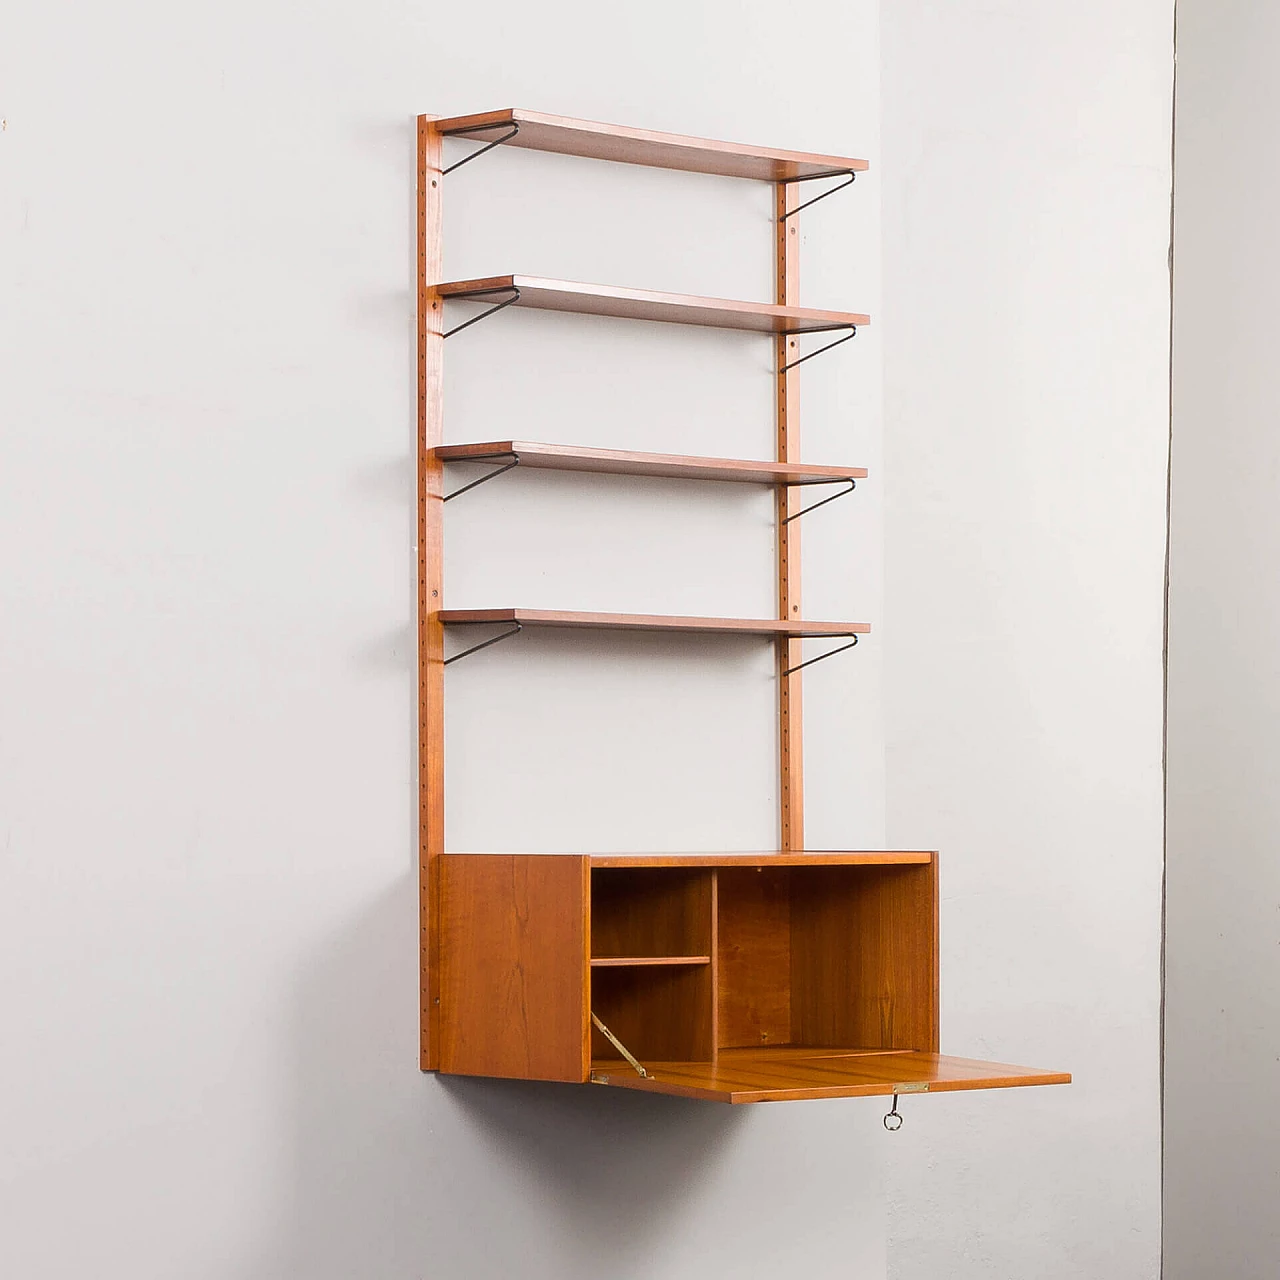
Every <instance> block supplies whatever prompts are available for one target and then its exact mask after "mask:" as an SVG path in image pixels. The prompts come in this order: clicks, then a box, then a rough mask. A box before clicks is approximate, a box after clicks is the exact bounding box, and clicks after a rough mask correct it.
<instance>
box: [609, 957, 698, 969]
mask: <svg viewBox="0 0 1280 1280" xmlns="http://www.w3.org/2000/svg"><path fill="white" fill-rule="evenodd" d="M710 963H711V957H710V956H592V958H591V967H592V968H593V969H635V968H638V967H640V966H645V965H695V964H710Z"/></svg>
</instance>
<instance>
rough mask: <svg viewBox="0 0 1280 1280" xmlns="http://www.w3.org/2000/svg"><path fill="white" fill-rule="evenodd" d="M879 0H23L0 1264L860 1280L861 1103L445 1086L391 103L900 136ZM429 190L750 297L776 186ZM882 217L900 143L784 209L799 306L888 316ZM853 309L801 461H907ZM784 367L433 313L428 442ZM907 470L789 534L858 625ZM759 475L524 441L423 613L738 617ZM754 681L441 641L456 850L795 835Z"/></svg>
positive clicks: (831, 671) (6, 556) (845, 825)
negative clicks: (848, 181) (195, 1)
mask: <svg viewBox="0 0 1280 1280" xmlns="http://www.w3.org/2000/svg"><path fill="white" fill-rule="evenodd" d="M876 24H877V12H876V6H875V4H874V3H872V2H871V0H858V2H857V3H854V4H847V3H835V2H827V0H823V2H822V3H815V4H810V5H808V6H806V7H805V9H804V12H803V14H798V15H796V17H795V18H794V19H793V20H792V21H790V22H789V23H788V24H787V25H786V26H785V28H780V25H779V21H778V8H777V6H776V5H775V4H772V3H769V4H766V3H752V4H741V3H733V2H731V0H723V2H715V3H701V4H695V5H692V6H691V5H688V4H684V3H674V2H671V0H656V2H655V3H650V4H646V5H641V6H610V5H601V4H597V3H591V4H588V3H581V4H571V3H558V4H555V5H552V6H550V7H548V6H528V5H517V4H514V3H497V4H489V5H485V6H480V7H476V6H471V7H468V6H462V5H456V4H440V3H418V4H406V3H403V0H370V2H369V3H364V4H359V5H318V6H317V5H296V4H286V3H282V2H281V0H256V2H255V3H253V4H246V3H243V2H240V3H237V2H235V0H232V2H231V3H225V4H219V5H217V6H196V7H193V6H190V5H179V6H174V5H171V4H160V3H157V2H155V0H144V2H139V0H133V2H129V0H126V2H125V3H123V4H118V5H112V6H109V7H106V8H95V7H94V6H85V5H72V4H67V3H56V2H55V3H38V4H37V3H26V4H23V3H13V2H9V3H6V4H5V6H4V21H3V23H2V24H0V26H2V28H3V31H4V38H3V41H2V42H0V117H3V119H4V126H3V129H0V174H2V178H3V180H2V181H0V296H3V297H4V299H5V302H6V303H7V304H8V305H7V306H6V308H5V311H4V315H3V326H4V327H3V332H2V334H0V619H2V621H0V948H3V956H4V963H3V964H0V1036H2V1037H3V1038H2V1040H0V1135H2V1138H0V1275H4V1276H6V1277H9V1276H12V1277H15V1278H16V1277H21V1278H22V1280H39V1278H40V1277H59V1278H62V1277H70V1276H78V1275H82V1274H84V1273H86V1272H88V1271H92V1272H93V1274H95V1275H97V1276H102V1277H110V1278H115V1277H120V1278H121V1280H124V1278H126V1277H127V1278H129V1280H145V1278H146V1277H156V1278H157V1280H172V1278H173V1277H179V1276H180V1277H184V1278H190V1280H199V1278H200V1277H211V1278H212V1277H217V1278H218V1280H224V1278H227V1277H244V1278H246V1280H248V1278H251V1277H261V1278H262V1280H279V1277H283V1276H290V1277H292V1276H298V1277H301V1276H306V1277H308V1278H316V1280H319V1278H322V1277H334V1278H342V1280H349V1278H350V1277H355V1276H359V1277H369V1278H370V1280H374V1278H383V1277H385V1278H388V1280H391V1278H395V1280H411V1278H412V1280H417V1278H419V1277H424V1276H430V1277H432V1280H479V1278H482V1277H487V1276H495V1277H496V1276H510V1275H519V1276H522V1277H526V1278H527V1280H539V1278H541V1277H546V1278H548V1280H551V1278H554V1280H573V1278H574V1277H588V1276H589V1277H592V1278H593V1280H594V1277H597V1276H599V1275H602V1274H607V1275H609V1276H613V1277H618V1278H619V1280H625V1278H626V1277H636V1278H637V1280H639V1278H643V1280H681V1278H682V1277H693V1276H698V1277H703V1276H706V1275H708V1274H724V1275H733V1276H735V1277H741V1278H742V1280H749V1278H750V1277H765V1276H768V1277H770V1278H771V1280H772V1278H773V1277H777V1276H778V1275H780V1274H783V1273H785V1272H786V1271H787V1270H788V1269H791V1268H795V1269H801V1270H803V1271H804V1272H805V1273H806V1274H807V1275H811V1276H814V1277H819V1276H829V1277H837V1276H839V1277H846V1276H848V1275H850V1274H853V1275H857V1276H858V1277H870V1278H872V1280H874V1278H875V1277H877V1276H883V1275H884V1271H885V1261H884V1209H883V1191H882V1186H881V1178H880V1158H881V1156H880V1153H881V1152H882V1151H883V1149H884V1147H885V1145H886V1143H887V1142H888V1137H887V1135H886V1134H884V1132H883V1131H882V1130H881V1128H880V1114H881V1112H882V1111H883V1106H882V1105H881V1104H880V1103H879V1102H877V1101H869V1102H866V1103H856V1104H847V1103H819V1104H813V1105H810V1106H794V1107H793V1106H786V1107H776V1108H758V1109H750V1110H748V1111H746V1112H745V1113H740V1112H738V1111H736V1110H735V1111H734V1112H733V1113H730V1111H729V1109H727V1108H726V1109H719V1108H709V1107H706V1106H703V1105H699V1104H691V1103H683V1102H681V1101H678V1100H670V1099H654V1098H646V1097H640V1096H629V1095H625V1094H624V1095H622V1096H613V1095H611V1094H606V1093H604V1091H599V1090H592V1089H564V1088H557V1087H522V1086H518V1085H501V1084H492V1083H482V1082H466V1081H452V1082H450V1081H445V1080H442V1079H437V1078H434V1077H423V1076H421V1075H420V1074H419V1073H418V1071H417V1069H416V1007H417V999H416V988H417V971H416V956H417V945H416V936H417V933H416V905H415V904H416V893H415V868H416V863H417V853H416V846H415V831H416V823H415V816H414V806H415V781H414V777H415V775H414V758H413V750H414V741H415V730H414V723H413V717H414V713H415V707H416V699H415V696H414V678H415V677H414V671H415V665H414V629H413V602H414V581H415V559H414V549H413V529H414V511H413V502H414V485H413V457H414V405H415V400H414V396H415V388H414V358H413V334H414V320H413V311H414V305H415V293H414V240H413V222H412V212H413V175H414V136H415V126H414V115H415V113H416V112H418V111H432V112H437V113H441V114H449V113H458V112H465V111H475V110H485V109H490V108H494V107H501V106H508V105H525V106H529V107H532V108H535V109H542V110H550V111H560V112H564V113H567V114H577V115H583V116H586V117H594V118H600V119H606V120H619V121H623V122H627V123H633V124H638V125H647V126H651V127H655V128H659V129H664V128H665V129H673V130H679V131H687V132H691V133H700V134H707V135H710V136H712V137H728V138H740V139H743V140H748V141H759V142H762V143H773V144H776V145H781V146H798V147H806V148H813V149H817V150H827V151H834V152H853V153H855V154H857V153H866V154H869V155H870V156H871V158H872V159H873V161H877V162H878V154H877V152H878V145H877V144H878V86H877V80H878V63H877V60H878V40H877V26H876ZM461 150H464V148H462V147H459V151H461ZM877 168H878V164H877ZM447 183H448V192H447V201H448V211H447V214H446V228H445V229H446V237H447V248H446V265H447V268H448V271H449V272H450V273H451V274H455V275H464V274H468V273H472V272H476V273H480V274H488V273H496V272H504V271H527V272H532V273H545V274H557V273H563V274H565V275H567V276H569V277H570V278H574V277H578V278H584V279H588V280H590V279H597V280H603V281H606V282H608V281H615V282H618V283H624V284H637V285H645V284H648V285H652V286H655V287H672V288H677V289H684V290H690V291H698V290H705V291H708V292H721V291H723V292H724V293H726V294H729V295H731V296H732V295H741V296H747V297H756V298H760V299H767V298H768V297H769V296H770V293H771V288H772V283H771V279H770V268H771V263H772V253H773V224H772V221H771V206H770V202H769V193H768V190H767V188H765V187H763V186H758V187H757V186H753V185H750V184H743V183H733V182H728V181H718V180H712V179H706V178H698V177H688V176H679V175H673V174H664V173H657V172H646V171H642V170H622V169H618V170H613V169H610V168H609V167H608V166H603V165H592V164H589V163H587V162H581V161H573V160H568V159H557V158H555V157H538V156H533V155H527V154H522V153H518V152H509V153H500V154H499V153H495V154H494V155H492V156H490V157H488V158H486V159H485V160H484V161H481V162H480V163H478V164H476V165H473V166H469V167H468V168H466V169H464V170H461V171H459V172H458V173H457V174H455V175H452V176H450V178H449V179H447ZM878 218H879V200H878V187H877V185H876V181H875V180H873V179H868V180H867V181H860V182H859V183H858V185H857V188H856V190H855V191H851V192H848V193H845V194H844V195H842V196H841V197H838V198H837V199H835V200H833V201H831V202H829V203H827V204H824V205H823V206H822V207H821V210H815V211H814V213H813V214H812V215H806V221H805V226H806V228H807V231H806V246H805V269H806V270H807V271H809V272H810V274H809V277H808V281H807V284H806V286H805V294H806V298H807V300H809V301H811V302H813V303H815V304H819V305H821V304H834V305H848V306H852V307H855V308H862V307H865V308H866V309H868V310H870V311H871V312H873V313H878V310H879V305H878V294H879V279H878V272H879V255H878V242H879V229H878ZM878 344H879V339H878V336H877V328H876V326H874V325H873V326H872V328H871V329H870V330H868V331H867V332H866V333H864V334H862V335H860V337H859V339H858V342H857V343H856V344H850V346H849V347H848V348H846V349H844V350H843V351H842V352H841V353H839V354H838V355H835V356H832V357H828V358H826V359H825V360H824V361H822V362H815V363H814V364H812V365H807V366H806V376H805V388H804V395H805V413H806V425H805V435H806V442H807V445H806V448H807V450H808V452H809V456H812V457H814V458H834V459H835V460H843V459H846V458H848V459H851V460H853V461H859V462H860V461H864V460H865V461H866V463H867V464H868V465H869V466H870V467H872V468H873V471H874V473H875V474H877V475H878V473H879V463H880V452H879V447H880V427H879V396H880V355H879V345H878ZM770 363H771V351H770V344H769V343H768V342H767V340H765V339H762V338H752V337H744V336H741V335H737V336H734V335H729V336H725V335H718V334H714V333H699V332H696V331H693V330H668V329H663V328H659V327H656V326H652V327H650V326H644V325H622V324H618V325H608V324H592V323H589V322H586V321H582V320H577V319H573V318H567V317H565V318H562V317H555V316H535V315H530V314H514V313H506V314H504V315H503V316H502V317H499V318H497V319H495V320H492V321H490V322H488V323H487V324H486V325H484V326H481V327H477V328H476V329H475V330H471V331H468V332H467V333H466V334H465V335H462V336H460V337H459V338H457V339H456V340H451V341H450V344H449V349H448V386H447V391H446V395H447V402H448V407H449V415H450V416H449V432H450V434H451V436H453V437H455V438H466V437H468V436H470V437H472V438H476V437H479V438H485V437H488V438H495V437H497V438H501V437H503V436H510V435H517V436H530V437H533V438H535V439H537V438H539V437H543V438H547V439H550V440H565V441H570V442H574V441H577V442H582V443H588V444H604V445H608V444H617V445H620V446H628V445H630V446H632V447H649V448H653V449H666V448H671V449H678V448H687V449H689V450H690V451H692V452H708V453H717V452H723V453H726V454H749V453H752V452H756V453H758V454H760V455H761V456H764V455H766V454H767V453H768V451H769V448H770V440H771V431H772V424H771V406H772V382H771V377H770ZM700 489H701V490H703V491H699V490H700ZM879 492H880V491H879V487H878V484H875V483H872V484H867V485H865V486H862V487H861V488H860V490H859V494H858V496H857V498H856V500H852V499H851V500H848V501H846V502H845V503H843V504H840V505H839V506H837V507H832V508H831V509H829V510H827V511H824V512H822V513H820V514H819V515H815V516H813V517H810V518H809V524H808V526H807V529H806V543H807V551H806V555H807V568H808V570H809V585H808V589H807V601H808V604H809V606H810V607H811V608H812V609H814V610H815V611H816V612H818V613H819V614H831V615H833V616H836V617H840V616H843V615H844V614H845V613H846V612H849V611H852V612H853V616H855V617H858V616H867V617H869V618H871V619H872V620H873V621H877V620H878V618H879V615H880V613H881V607H880V606H881V598H880V563H881V561H880V546H879V530H880V528H881V525H882V519H881V514H880V509H879V497H878V494H879ZM769 510H770V508H769V501H768V497H767V495H764V494H761V493H753V494H746V493H738V492H734V493H730V492H728V491H727V490H726V489H724V488H718V489H715V490H712V489H711V488H710V487H707V486H702V487H695V486H692V485H684V486H677V485H668V486H662V485H658V484H654V483H639V482H637V483H634V484H624V483H620V482H616V481H611V480H607V479H599V480H594V479H589V478H580V479H576V480H573V481H572V482H570V481H568V480H566V479H564V478H563V477H552V476H536V475H530V476H524V475H513V476H509V477H505V478H504V479H503V480H502V481H499V482H498V483H496V484H494V485H492V486H489V487H488V488H486V489H484V490H481V491H479V492H477V493H475V494H473V495H470V496H469V497H468V498H467V499H465V500H463V501H461V502H459V503H458V504H456V510H455V507H454V505H453V504H451V506H450V510H449V524H448V531H447V536H448V544H449V561H448V567H447V573H448V577H447V582H448V586H447V593H448V598H449V602H450V603H451V604H454V605H465V604H468V603H492V604H534V605H537V604H547V605H551V606H555V605H561V606H573V605H578V606H580V607H598V608H602V609H611V608H622V609H636V610H642V611H643V610H648V609H653V610H663V609H669V610H671V611H682V610H688V611H699V610H705V611H708V612H715V611H716V610H719V609H724V610H726V611H730V612H737V611H741V612H743V613H748V612H751V611H754V610H761V611H764V610H766V609H767V608H768V607H769V606H770V605H771V597H770V593H769V585H770V583H771V581H772V575H773V569H772V561H771V554H772V553H771V544H770V535H769V524H770V516H769ZM879 653H880V650H879V649H878V647H877V644H876V643H868V644H866V645H864V646H861V647H860V648H859V651H858V653H857V654H855V655H850V656H849V657H848V658H846V659H841V660H838V661H837V662H835V663H832V664H829V665H827V666H824V667H822V668H819V669H818V670H817V671H815V673H814V675H813V678H812V680H811V681H810V682H809V689H810V692H811V702H810V708H809V713H808V715H807V728H808V734H809V752H810V767H809V779H810V786H811V808H810V831H811V838H812V839H813V840H814V841H815V842H816V843H819V844H828V845H832V844H834V845H836V846H837V847H840V846H844V847H855V848H856V847H860V846H870V847H876V846H879V845H882V844H883V839H884V831H883V803H884V787H883V731H882V726H881V721H880V711H879ZM773 696H774V695H773V683H772V674H771V664H770V662H769V657H768V653H767V650H766V648H765V647H764V646H761V645H759V644H755V643H746V644H741V643H730V644H727V645H725V644H721V645H716V644H713V643H706V642H699V641H697V640H688V641H680V640H675V641H670V642H662V643H660V642H657V641H651V640H646V641H639V640H637V641H634V642H622V641H610V642H608V643H605V642H603V641H597V642H591V643H588V642H585V641H582V642H580V641H577V640H575V641H572V642H570V641H566V640H564V639H557V638H553V637H548V638H545V639H539V638H535V637H524V638H522V640H521V641H520V642H519V643H512V644H509V645H507V646H504V648H503V649H501V650H493V651H491V652H488V653H486V654H484V655H480V656H477V657H476V658H473V659H471V660H469V661H468V662H467V663H462V664H459V665H458V666H457V667H455V668H451V671H450V686H449V699H450V707H449V710H450V722H449V750H450V756H449V761H450V769H449V779H448V785H449V800H450V807H449V814H448V830H449V839H450V843H451V845H452V847H453V848H455V849H487V850H506V849H536V850H561V851H568V850H581V849H588V848H600V847H603V848H633V849H653V848H676V849H681V848H693V849H696V848H704V849H705V848H710V849H717V848H719V849H724V848H729V849H733V848H765V847H769V846H770V845H771V844H772V843H773V840H774V834H773V826H774V821H775V819H774V813H775V808H774V806H775V796H774V794H773V788H774V786H775V782H774V777H773V766H772V758H773V743H772V732H773V729H772V724H773V710H772V708H773ZM620 814H621V815H624V817H625V820H624V821H622V822H620V821H619V815H620Z"/></svg>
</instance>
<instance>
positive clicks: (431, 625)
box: [418, 116, 444, 1071]
mask: <svg viewBox="0 0 1280 1280" xmlns="http://www.w3.org/2000/svg"><path fill="white" fill-rule="evenodd" d="M434 119H435V117H432V116H419V117H418V811H419V817H418V843H419V857H418V861H419V866H418V910H419V927H420V928H419V944H420V947H421V957H420V959H421V966H422V1022H421V1038H422V1045H421V1048H422V1056H421V1066H422V1070H423V1071H434V1070H436V1068H437V1067H438V1066H439V1061H440V985H439V977H440V930H439V914H438V907H439V901H440V871H439V862H438V858H439V855H440V854H441V853H443V852H444V627H443V626H442V625H441V623H440V620H439V613H440V609H441V607H442V603H443V601H442V596H443V591H444V573H443V568H444V564H443V562H444V464H443V463H441V462H439V461H437V460H436V458H435V457H434V455H433V454H432V453H431V450H432V449H433V448H434V447H435V446H436V445H438V444H441V443H443V430H442V424H443V411H444V386H443V380H444V324H443V318H444V303H443V301H442V300H441V299H440V298H439V297H438V296H436V293H435V286H436V285H437V284H438V283H439V282H440V280H441V279H442V275H441V272H442V268H443V265H444V261H443V249H442V241H441V232H442V229H443V227H442V218H441V197H442V195H443V191H442V181H443V179H442V175H441V153H442V147H441V137H440V134H439V133H438V132H437V131H436V128H435V125H434V123H433V121H434Z"/></svg>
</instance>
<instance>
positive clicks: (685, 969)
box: [440, 853, 1069, 1102]
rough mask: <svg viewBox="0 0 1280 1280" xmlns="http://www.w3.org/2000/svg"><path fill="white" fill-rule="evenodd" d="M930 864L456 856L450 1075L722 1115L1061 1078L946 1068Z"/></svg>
mask: <svg viewBox="0 0 1280 1280" xmlns="http://www.w3.org/2000/svg"><path fill="white" fill-rule="evenodd" d="M937 868H938V864H937V855H936V854H932V853H835V854H798V855H794V856H791V857H787V856H785V855H779V854H763V855H758V856H751V855H728V854H726V855H719V856H692V855H689V856H683V857H653V856H649V857H644V856H626V855H616V856H595V857H589V856H547V855H539V854H509V855H501V854H446V855H445V856H444V857H443V858H442V859H441V867H440V912H441V969H440V997H441V1003H442V1014H441V1019H440V1037H441V1038H440V1070H442V1071H452V1072H458V1073H460V1074H465V1075H483V1076H507V1077H518V1078H521V1079H529V1080H566V1081H576V1082H579V1083H583V1082H586V1081H591V1082H593V1083H595V1084H603V1085H612V1086H618V1087H621V1088H627V1089H645V1090H648V1091H650V1092H653V1093H668V1094H678V1095H681V1096H683V1097H690V1098H707V1099H713V1100H716V1101H720V1102H768V1101H783V1100H787V1099H795V1098H839V1097H859V1096H863V1095H868V1094H890V1093H911V1092H921V1093H923V1092H927V1091H931V1090H944V1089H985V1088H998V1087H1002V1086H1007V1085H1015V1084H1055V1083H1062V1082H1065V1081H1066V1080H1067V1079H1069V1077H1067V1076H1064V1075H1060V1074H1054V1073H1052V1072H1048V1071H1034V1070H1028V1069H1027V1068H1024V1067H1005V1066H997V1065H996V1064H993V1063H990V1062H970V1061H967V1060H965V1059H963V1058H947V1057H942V1056H940V1055H939V1053H938V876H937ZM593 1015H594V1019H598V1022H599V1024H601V1025H602V1026H603V1027H607V1028H608V1032H609V1033H611V1034H612V1036H613V1037H614V1039H615V1040H616V1041H617V1042H618V1043H619V1044H620V1045H622V1046H625V1048H626V1050H627V1052H628V1053H629V1054H630V1055H631V1057H632V1058H633V1059H635V1061H636V1062H637V1063H639V1065H640V1067H642V1068H643V1070H644V1073H645V1074H643V1075H641V1074H640V1072H639V1070H637V1069H636V1067H635V1066H634V1065H633V1064H632V1062H630V1061H628V1060H627V1059H626V1058H625V1057H624V1056H623V1053H622V1052H621V1050H620V1049H619V1048H617V1047H615V1044H614V1043H613V1041H611V1040H610V1039H609V1038H607V1035H606V1033H605V1032H604V1031H603V1030H601V1025H596V1023H595V1022H594V1020H593Z"/></svg>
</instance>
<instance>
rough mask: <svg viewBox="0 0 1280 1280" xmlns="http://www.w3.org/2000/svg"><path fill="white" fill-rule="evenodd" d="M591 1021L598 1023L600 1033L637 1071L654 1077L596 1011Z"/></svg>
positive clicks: (649, 1077)
mask: <svg viewBox="0 0 1280 1280" xmlns="http://www.w3.org/2000/svg"><path fill="white" fill-rule="evenodd" d="M591 1021H592V1022H594V1023H595V1024H596V1030H598V1031H599V1032H600V1034H601V1035H602V1036H604V1038H605V1039H606V1040H607V1041H608V1042H609V1043H610V1044H611V1045H613V1047H614V1048H615V1049H617V1051H618V1052H619V1053H620V1054H622V1056H623V1057H624V1058H626V1060H627V1061H628V1062H629V1063H630V1064H631V1065H632V1066H633V1067H635V1069H636V1070H637V1071H638V1072H639V1073H640V1074H641V1075H642V1076H643V1077H644V1078H645V1079H646V1080H649V1079H651V1078H652V1077H651V1076H650V1075H649V1073H648V1072H647V1071H646V1070H645V1069H644V1068H643V1067H642V1066H641V1065H640V1062H639V1060H638V1059H637V1058H636V1056H635V1054H633V1053H632V1052H631V1050H630V1049H628V1048H627V1046H626V1045H625V1044H623V1043H622V1041H621V1040H619V1039H618V1037H617V1036H615V1035H614V1034H613V1032H612V1031H610V1030H609V1028H608V1027H606V1026H605V1025H604V1023H603V1022H601V1021H600V1019H599V1018H597V1017H596V1015H595V1014H594V1013H593V1014H592V1015H591Z"/></svg>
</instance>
